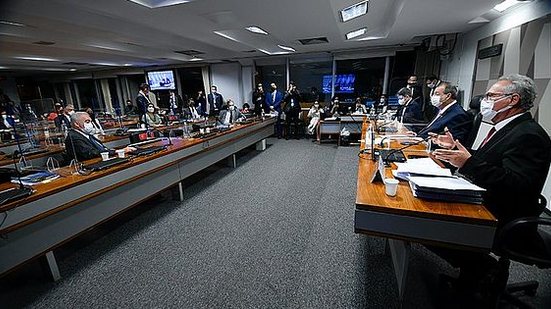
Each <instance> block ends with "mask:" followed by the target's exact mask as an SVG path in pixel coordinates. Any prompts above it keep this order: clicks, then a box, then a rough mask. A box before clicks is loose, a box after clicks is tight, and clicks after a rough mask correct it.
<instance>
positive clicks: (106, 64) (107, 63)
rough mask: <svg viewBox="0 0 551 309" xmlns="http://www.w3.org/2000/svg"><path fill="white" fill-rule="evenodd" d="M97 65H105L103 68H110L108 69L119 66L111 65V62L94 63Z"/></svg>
mask: <svg viewBox="0 0 551 309" xmlns="http://www.w3.org/2000/svg"><path fill="white" fill-rule="evenodd" d="M93 64H95V65H103V66H108V67H118V66H119V65H118V64H115V63H109V62H96V63H93Z"/></svg>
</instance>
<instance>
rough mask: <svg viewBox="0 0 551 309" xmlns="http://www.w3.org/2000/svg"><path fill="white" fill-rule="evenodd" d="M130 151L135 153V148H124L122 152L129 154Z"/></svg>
mask: <svg viewBox="0 0 551 309" xmlns="http://www.w3.org/2000/svg"><path fill="white" fill-rule="evenodd" d="M131 151H136V148H134V147H130V146H128V147H124V152H125V153H129V152H131Z"/></svg>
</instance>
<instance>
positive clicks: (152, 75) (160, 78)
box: [147, 71, 176, 90]
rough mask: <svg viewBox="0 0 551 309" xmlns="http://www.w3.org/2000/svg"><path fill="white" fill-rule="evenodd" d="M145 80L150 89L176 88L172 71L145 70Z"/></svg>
mask: <svg viewBox="0 0 551 309" xmlns="http://www.w3.org/2000/svg"><path fill="white" fill-rule="evenodd" d="M147 81H148V83H149V87H150V88H151V90H168V89H176V84H175V82H174V74H172V71H155V72H147Z"/></svg>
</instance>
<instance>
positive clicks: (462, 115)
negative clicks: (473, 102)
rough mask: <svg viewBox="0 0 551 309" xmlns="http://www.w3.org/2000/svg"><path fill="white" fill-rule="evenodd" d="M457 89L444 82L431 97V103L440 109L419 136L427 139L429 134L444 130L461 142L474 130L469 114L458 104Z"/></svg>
mask: <svg viewBox="0 0 551 309" xmlns="http://www.w3.org/2000/svg"><path fill="white" fill-rule="evenodd" d="M456 98H457V88H456V87H455V86H453V85H451V84H450V83H447V82H442V83H440V86H438V87H437V88H436V90H435V91H434V95H433V96H432V97H431V103H432V105H433V106H435V107H437V108H438V110H439V111H438V114H437V115H436V117H434V119H433V120H432V121H431V122H430V123H429V124H428V125H427V126H426V127H424V128H423V129H421V130H420V131H419V132H418V133H417V135H418V136H420V137H422V138H427V137H428V136H429V132H432V133H437V134H438V133H440V132H443V131H444V128H446V127H447V128H448V130H449V131H450V132H451V133H452V134H453V136H455V138H457V139H458V140H460V141H463V140H464V139H465V138H467V136H468V135H469V133H470V132H471V128H472V118H471V117H470V116H469V114H467V112H466V111H465V110H464V109H463V107H461V105H459V103H457V101H456Z"/></svg>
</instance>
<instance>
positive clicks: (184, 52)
mask: <svg viewBox="0 0 551 309" xmlns="http://www.w3.org/2000/svg"><path fill="white" fill-rule="evenodd" d="M174 52H175V53H177V54H182V55H187V56H197V55H203V54H204V52H202V51H198V50H194V49H187V50H175V51H174Z"/></svg>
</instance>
